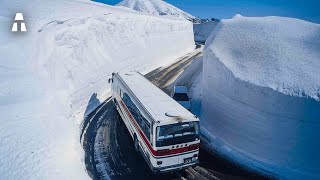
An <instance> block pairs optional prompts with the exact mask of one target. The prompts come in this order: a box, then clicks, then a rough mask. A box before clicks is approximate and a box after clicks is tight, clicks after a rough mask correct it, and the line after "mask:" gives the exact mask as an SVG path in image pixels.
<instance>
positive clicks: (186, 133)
mask: <svg viewBox="0 0 320 180" xmlns="http://www.w3.org/2000/svg"><path fill="white" fill-rule="evenodd" d="M198 139H199V122H186V123H177V124H170V125H165V126H160V127H157V142H156V146H157V147H161V146H170V145H175V144H181V143H187V142H192V141H196V140H198Z"/></svg>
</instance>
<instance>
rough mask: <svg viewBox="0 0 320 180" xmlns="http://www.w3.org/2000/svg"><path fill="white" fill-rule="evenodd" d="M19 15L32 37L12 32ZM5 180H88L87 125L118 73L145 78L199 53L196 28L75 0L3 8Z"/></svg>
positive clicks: (1, 153)
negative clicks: (84, 126) (84, 145)
mask: <svg viewBox="0 0 320 180" xmlns="http://www.w3.org/2000/svg"><path fill="white" fill-rule="evenodd" d="M16 12H22V13H23V15H24V18H25V22H26V26H27V30H28V32H26V33H23V34H22V33H21V34H17V33H12V32H11V27H12V23H13V19H14V16H15V13H16ZM0 27H1V29H0V54H1V59H0V112H1V116H2V118H1V119H0V123H1V126H0V132H1V133H0V147H1V148H0V174H1V178H2V179H88V178H89V176H88V175H87V173H86V171H85V165H84V162H83V157H84V154H83V150H82V146H81V143H80V141H79V139H80V138H79V137H80V131H81V130H82V125H81V124H82V120H83V117H84V116H85V115H87V114H88V113H90V112H91V111H92V110H93V109H94V108H95V107H97V106H98V105H99V104H100V103H101V102H103V101H104V100H105V99H106V97H108V95H109V90H110V87H109V84H108V83H107V79H108V78H109V77H110V75H111V73H112V72H113V71H121V70H140V71H142V72H147V71H149V70H151V69H153V68H155V67H158V66H161V65H163V64H167V63H169V62H170V61H172V60H174V59H175V58H176V57H179V56H181V55H183V54H186V53H187V52H190V51H192V50H193V48H194V40H193V31H192V23H191V22H189V21H185V20H184V21H181V20H178V19H172V18H171V19H169V18H161V17H155V16H150V15H144V14H141V13H138V12H134V11H132V10H129V9H126V8H119V7H112V6H107V5H103V4H99V3H94V2H89V1H88V2H86V1H76V0H59V1H58V0H56V1H55V0H45V1H42V0H35V1H27V0H23V1H21V0H14V1H12V0H2V1H1V2H0Z"/></svg>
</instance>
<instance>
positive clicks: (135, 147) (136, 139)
mask: <svg viewBox="0 0 320 180" xmlns="http://www.w3.org/2000/svg"><path fill="white" fill-rule="evenodd" d="M134 149H135V150H136V151H137V152H139V150H140V149H139V142H138V138H137V136H136V135H134Z"/></svg>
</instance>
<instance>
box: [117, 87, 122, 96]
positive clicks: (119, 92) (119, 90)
mask: <svg viewBox="0 0 320 180" xmlns="http://www.w3.org/2000/svg"><path fill="white" fill-rule="evenodd" d="M117 90H118V94H119V96H120V97H122V94H121V89H120V87H119V86H118V88H117Z"/></svg>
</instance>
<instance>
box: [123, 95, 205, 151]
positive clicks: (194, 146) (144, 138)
mask: <svg viewBox="0 0 320 180" xmlns="http://www.w3.org/2000/svg"><path fill="white" fill-rule="evenodd" d="M120 103H121V105H122V106H123V107H124V110H125V111H126V113H127V114H128V115H129V118H130V120H131V122H132V123H133V124H134V126H135V128H136V129H137V130H138V132H139V134H140V135H141V137H142V139H143V141H144V143H145V144H147V147H148V149H149V151H150V152H151V153H152V154H153V156H157V157H159V156H168V155H173V154H180V153H185V152H189V151H194V150H197V149H199V144H194V145H190V146H188V147H182V148H177V149H166V150H159V151H156V150H154V149H153V148H152V146H151V144H150V142H149V140H148V139H147V137H146V136H145V134H144V132H143V131H142V130H141V128H140V126H139V125H138V123H137V122H136V121H135V119H134V118H133V116H132V114H131V112H130V111H129V109H128V108H127V106H126V105H125V104H124V103H123V101H122V100H120Z"/></svg>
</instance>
